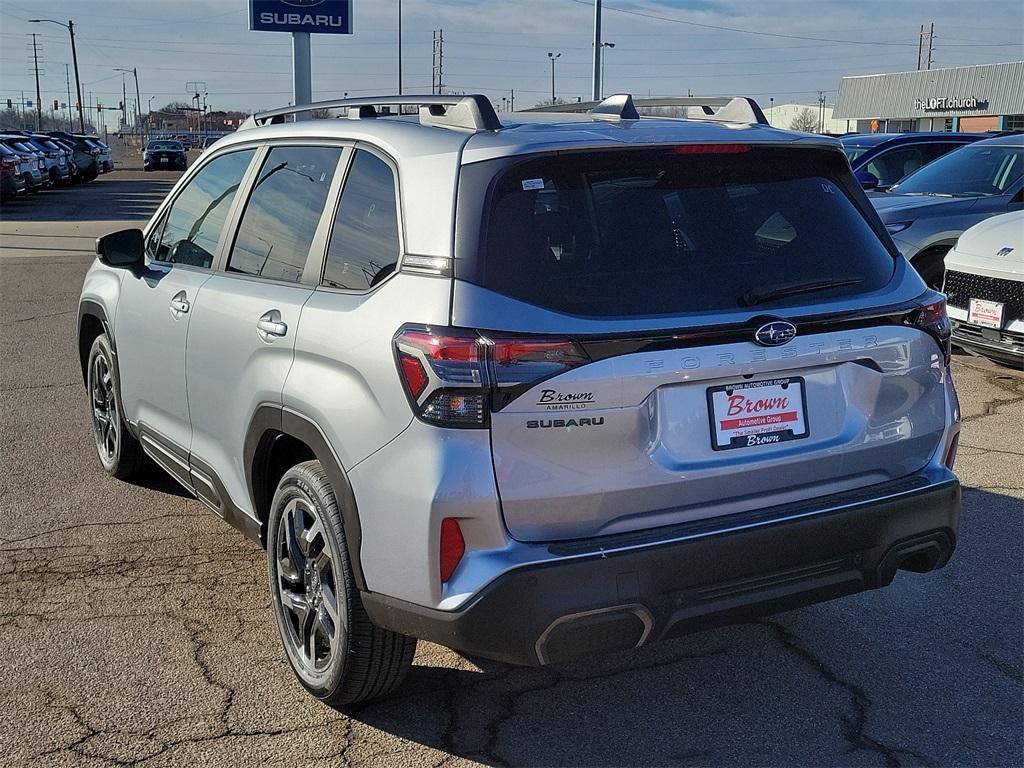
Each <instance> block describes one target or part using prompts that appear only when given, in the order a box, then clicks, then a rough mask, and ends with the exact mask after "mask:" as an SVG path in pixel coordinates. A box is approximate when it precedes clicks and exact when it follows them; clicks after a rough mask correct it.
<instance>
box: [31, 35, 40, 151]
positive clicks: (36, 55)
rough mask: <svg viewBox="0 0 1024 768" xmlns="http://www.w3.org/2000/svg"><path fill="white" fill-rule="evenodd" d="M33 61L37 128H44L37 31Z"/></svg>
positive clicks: (33, 39)
mask: <svg viewBox="0 0 1024 768" xmlns="http://www.w3.org/2000/svg"><path fill="white" fill-rule="evenodd" d="M32 61H33V62H34V64H35V70H36V130H37V131H42V130H43V101H42V99H43V97H42V93H41V92H40V90H39V49H38V47H37V46H36V33H35V32H33V33H32Z"/></svg>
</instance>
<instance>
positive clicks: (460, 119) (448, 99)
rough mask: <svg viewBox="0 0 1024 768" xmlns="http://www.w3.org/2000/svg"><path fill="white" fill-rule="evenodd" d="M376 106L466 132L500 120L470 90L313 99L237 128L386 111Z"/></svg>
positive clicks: (491, 126)
mask: <svg viewBox="0 0 1024 768" xmlns="http://www.w3.org/2000/svg"><path fill="white" fill-rule="evenodd" d="M378 107H398V108H399V109H398V114H401V108H402V107H417V108H418V110H419V116H420V123H421V124H423V125H436V126H439V127H442V128H461V129H465V130H470V131H497V130H500V129H501V121H500V120H498V115H497V113H495V111H494V107H493V106H491V102H490V100H489V99H488V98H487V97H486V96H482V95H480V94H478V93H471V94H467V95H465V96H435V95H427V96H366V97H361V98H356V99H331V100H328V101H315V102H313V103H312V104H302V105H299V106H296V107H281V108H280V109H272V110H270V111H269V112H259V113H257V114H255V115H251V116H250V117H248V118H247V119H246V120H245V122H243V123H242V125H240V126H239V128H238V130H245V129H247V128H256V127H257V126H261V125H272V124H274V123H283V122H284V119H285V117H287V116H288V115H295V114H298V113H300V112H312V111H314V110H317V109H345V108H347V109H348V116H349V117H351V118H357V119H358V118H374V117H378V116H382V115H387V114H389V113H386V112H384V113H382V112H379V111H378Z"/></svg>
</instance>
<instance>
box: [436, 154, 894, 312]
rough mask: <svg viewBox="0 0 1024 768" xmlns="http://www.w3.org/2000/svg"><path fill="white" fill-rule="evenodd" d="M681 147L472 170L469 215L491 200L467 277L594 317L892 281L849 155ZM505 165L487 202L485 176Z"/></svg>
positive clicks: (464, 267) (466, 196)
mask: <svg viewBox="0 0 1024 768" xmlns="http://www.w3.org/2000/svg"><path fill="white" fill-rule="evenodd" d="M680 149H681V150H682V153H681V152H677V151H675V150H674V149H673V148H667V149H657V150H618V151H615V150H612V151H604V152H593V153H585V154H583V153H581V154H572V155H570V154H563V155H558V156H538V157H536V158H535V159H531V160H529V161H526V162H519V163H517V164H512V165H511V167H508V165H509V161H490V162H488V163H478V164H473V165H472V166H467V167H466V168H465V169H464V170H463V179H464V182H460V186H459V213H460V217H462V215H463V212H464V210H466V209H468V210H470V211H472V209H473V208H474V207H475V206H479V205H480V203H479V202H474V201H479V200H481V199H483V200H484V201H485V202H484V210H483V212H482V215H481V216H480V219H481V223H482V224H483V227H482V229H483V231H482V236H481V240H480V242H479V243H475V242H473V241H472V239H470V240H466V239H463V238H460V241H459V249H460V250H459V253H458V254H457V258H456V260H455V268H456V276H457V277H458V278H460V279H464V280H469V281H471V282H474V283H477V284H479V285H482V286H484V287H486V288H489V289H491V290H494V291H497V292H499V293H502V294H505V295H507V296H510V297H513V298H516V299H520V300H522V301H525V302H528V303H531V304H535V305H539V306H542V307H546V308H549V309H553V310H556V311H559V312H565V313H568V314H572V315H582V316H588V317H622V316H634V315H659V314H678V313H690V312H700V311H714V310H724V309H736V308H737V307H743V306H746V305H747V304H748V303H749V301H750V296H751V295H752V293H754V292H761V293H763V292H766V291H770V290H772V289H774V288H779V287H781V286H786V285H793V284H796V283H804V282H811V281H822V280H831V279H849V280H852V281H854V282H853V283H852V284H850V285H846V286H835V287H830V288H828V289H826V290H822V291H816V292H813V293H808V294H803V295H800V296H799V297H797V298H796V299H795V300H796V301H798V302H803V301H814V300H817V299H831V298H835V297H837V296H841V295H847V294H851V293H856V292H860V291H868V290H874V289H877V288H880V287H881V286H883V285H884V284H885V283H886V282H888V280H889V279H890V278H891V277H892V274H893V270H894V260H893V257H892V255H891V254H890V253H889V252H888V251H887V250H886V248H885V246H884V245H883V244H882V242H881V240H880V239H879V236H878V234H877V232H876V230H875V229H873V228H872V226H871V225H870V224H869V223H868V221H867V219H866V218H865V215H866V211H865V207H866V206H865V202H864V200H863V196H862V195H861V194H860V193H859V192H855V191H854V182H853V180H852V177H851V176H850V173H849V170H848V167H847V164H846V161H845V160H844V159H843V156H842V155H840V154H839V153H838V152H834V151H826V150H813V149H805V150H790V149H774V148H758V147H753V148H746V147H743V146H742V145H741V147H740V149H741V151H738V152H735V153H712V154H700V153H698V154H690V153H689V152H687V148H685V147H681V148H680ZM503 162H504V163H505V167H507V170H505V171H504V172H503V173H501V172H499V174H498V176H497V179H496V181H495V182H494V184H493V186H492V189H491V191H490V193H489V194H485V193H484V191H483V189H481V188H480V187H479V186H477V184H478V181H479V177H480V175H482V174H488V173H489V174H491V175H492V176H493V174H494V172H495V165H494V164H495V163H503ZM498 167H499V168H500V167H501V166H498ZM854 194H856V195H857V197H858V198H859V199H858V200H857V201H856V202H855V201H854V200H853V198H852V195H854ZM861 206H865V207H861ZM470 226H472V224H471V223H470V220H469V219H463V218H460V228H462V229H464V230H465V229H468V228H469V227H470ZM745 295H746V297H747V298H746V299H745V298H744V296H745ZM782 300H783V301H786V300H788V301H790V302H792V301H794V299H792V298H790V299H782ZM772 303H773V301H766V302H764V303H763V304H761V305H762V306H770V305H771V304H772Z"/></svg>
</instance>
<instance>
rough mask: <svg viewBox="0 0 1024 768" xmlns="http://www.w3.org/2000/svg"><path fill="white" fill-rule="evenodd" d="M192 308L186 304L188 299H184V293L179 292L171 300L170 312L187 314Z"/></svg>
mask: <svg viewBox="0 0 1024 768" xmlns="http://www.w3.org/2000/svg"><path fill="white" fill-rule="evenodd" d="M191 308H192V305H191V304H189V303H188V299H186V298H185V292H184V291H179V292H178V293H176V294H175V295H174V298H173V299H171V311H172V312H181V313H185V312H188V311H189V310H190V309H191Z"/></svg>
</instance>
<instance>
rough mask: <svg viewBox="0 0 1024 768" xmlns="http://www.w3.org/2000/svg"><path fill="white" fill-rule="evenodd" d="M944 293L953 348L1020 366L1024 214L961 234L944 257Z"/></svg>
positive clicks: (1006, 215)
mask: <svg viewBox="0 0 1024 768" xmlns="http://www.w3.org/2000/svg"><path fill="white" fill-rule="evenodd" d="M944 290H945V292H946V294H947V296H948V298H947V303H948V306H949V317H950V320H951V322H952V324H953V342H954V343H955V344H957V345H959V346H960V347H963V348H964V349H966V350H967V351H969V352H973V353H975V354H979V355H984V356H985V357H988V358H990V359H992V360H995V361H997V362H1000V363H1004V364H1008V365H1012V366H1013V367H1014V368H1021V367H1022V366H1024V211H1014V212H1013V213H1004V214H1003V215H1001V216H993V217H992V218H990V219H986V220H985V221H983V222H981V223H980V224H976V225H974V226H973V227H971V228H970V229H968V230H967V231H966V232H964V233H963V234H962V235H961V236H960V239H959V240H958V241H957V244H956V247H954V248H953V250H951V251H950V252H949V254H948V255H947V256H946V279H945V285H944Z"/></svg>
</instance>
